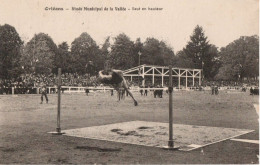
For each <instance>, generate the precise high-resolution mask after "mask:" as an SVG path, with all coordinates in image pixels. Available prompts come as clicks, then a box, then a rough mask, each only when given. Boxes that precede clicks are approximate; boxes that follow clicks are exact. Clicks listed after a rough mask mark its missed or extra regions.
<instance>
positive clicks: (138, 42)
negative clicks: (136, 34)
mask: <svg viewBox="0 0 260 165" xmlns="http://www.w3.org/2000/svg"><path fill="white" fill-rule="evenodd" d="M139 52H140V53H141V55H142V52H143V43H142V42H141V39H140V38H137V39H136V41H135V43H134V50H133V55H134V64H135V66H138V65H139ZM140 60H141V57H140ZM140 63H141V62H140Z"/></svg>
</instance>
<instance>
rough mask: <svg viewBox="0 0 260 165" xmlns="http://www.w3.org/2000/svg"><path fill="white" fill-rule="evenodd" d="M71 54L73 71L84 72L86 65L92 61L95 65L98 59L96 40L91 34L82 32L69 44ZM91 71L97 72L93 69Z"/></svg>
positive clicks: (98, 52)
mask: <svg viewBox="0 0 260 165" xmlns="http://www.w3.org/2000/svg"><path fill="white" fill-rule="evenodd" d="M71 54H72V57H73V61H72V65H73V68H74V72H78V73H79V74H85V73H86V68H85V67H86V65H87V64H88V63H89V61H92V62H93V64H94V65H95V66H96V65H97V63H98V61H99V55H100V51H99V48H98V46H97V44H96V42H95V41H94V40H93V39H92V38H91V36H90V35H89V34H88V33H86V32H84V33H82V34H81V35H80V36H79V37H78V38H76V39H75V40H74V41H73V42H72V44H71ZM93 72H97V71H96V70H93Z"/></svg>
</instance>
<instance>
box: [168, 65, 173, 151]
mask: <svg viewBox="0 0 260 165" xmlns="http://www.w3.org/2000/svg"><path fill="white" fill-rule="evenodd" d="M168 90H169V141H168V147H169V148H173V147H174V142H173V127H172V91H173V88H172V66H171V65H170V66H169V88H168Z"/></svg>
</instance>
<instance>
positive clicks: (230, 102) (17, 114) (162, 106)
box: [0, 91, 259, 164]
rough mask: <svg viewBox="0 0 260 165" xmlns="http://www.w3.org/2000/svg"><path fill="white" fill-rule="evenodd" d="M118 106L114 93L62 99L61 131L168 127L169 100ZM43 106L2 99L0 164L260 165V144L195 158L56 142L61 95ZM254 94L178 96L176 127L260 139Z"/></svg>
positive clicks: (223, 146)
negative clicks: (234, 131) (238, 132)
mask: <svg viewBox="0 0 260 165" xmlns="http://www.w3.org/2000/svg"><path fill="white" fill-rule="evenodd" d="M134 95H135V96H136V99H137V100H138V102H139V105H138V106H134V105H133V101H132V100H131V99H130V97H126V99H125V100H123V101H120V102H118V101H117V99H116V96H113V97H111V96H110V93H109V92H107V93H98V92H97V93H91V94H90V95H89V96H86V95H84V94H83V93H81V94H76V93H75V94H63V95H62V105H61V129H75V128H83V127H90V126H100V125H104V124H113V123H120V122H127V121H135V120H139V121H153V122H164V123H167V122H168V96H167V95H164V97H163V98H153V96H152V95H151V94H148V96H147V97H144V96H140V94H139V93H134ZM48 96H49V100H50V101H49V104H46V103H44V104H39V103H40V95H15V96H11V95H9V96H7V95H3V96H0V132H1V133H0V136H1V137H0V163H2V164H5V163H43V164H46V163H66V164H67V163H83V164H85V163H200V164H213V163H220V164H224V163H240V164H241V163H258V158H257V155H259V149H258V145H257V144H251V143H241V142H235V141H230V140H226V141H223V142H220V143H216V144H212V145H210V146H206V147H204V148H201V149H197V150H194V151H190V152H182V151H167V150H163V149H160V148H153V147H145V146H138V145H131V144H122V143H116V142H108V141H99V140H91V139H84V138H77V137H68V136H55V135H51V134H48V133H47V132H50V131H55V130H56V115H57V95H55V94H52V95H48ZM258 99H259V98H258V96H250V95H249V93H227V92H225V91H220V94H219V95H217V96H215V95H210V93H209V92H199V91H196V92H175V93H174V95H173V116H174V117H173V122H174V124H187V125H198V126H211V127H225V128H238V129H250V130H255V131H254V132H252V133H249V134H246V135H243V136H241V137H239V138H244V139H252V140H257V139H259V136H258V134H259V125H258V120H257V119H258V115H257V113H256V110H255V108H254V105H253V104H259V103H258Z"/></svg>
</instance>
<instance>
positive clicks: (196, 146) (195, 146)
mask: <svg viewBox="0 0 260 165" xmlns="http://www.w3.org/2000/svg"><path fill="white" fill-rule="evenodd" d="M187 147H193V148H200V147H201V145H197V144H191V145H188V146H187Z"/></svg>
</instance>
